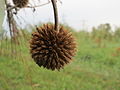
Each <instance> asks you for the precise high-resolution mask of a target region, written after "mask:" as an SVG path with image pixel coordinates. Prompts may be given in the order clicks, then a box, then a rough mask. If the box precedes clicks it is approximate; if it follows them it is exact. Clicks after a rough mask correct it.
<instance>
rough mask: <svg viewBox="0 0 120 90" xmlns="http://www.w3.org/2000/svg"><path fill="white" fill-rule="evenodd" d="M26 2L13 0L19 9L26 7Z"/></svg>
mask: <svg viewBox="0 0 120 90" xmlns="http://www.w3.org/2000/svg"><path fill="white" fill-rule="evenodd" d="M28 2H29V0H13V3H14V4H15V5H16V6H17V7H19V8H23V7H25V6H27V4H28Z"/></svg>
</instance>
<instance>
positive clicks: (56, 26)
mask: <svg viewBox="0 0 120 90" xmlns="http://www.w3.org/2000/svg"><path fill="white" fill-rule="evenodd" d="M51 2H52V5H53V10H54V19H55V27H54V28H55V30H58V9H57V4H56V0H51Z"/></svg>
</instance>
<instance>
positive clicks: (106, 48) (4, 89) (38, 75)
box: [0, 24, 120, 90]
mask: <svg viewBox="0 0 120 90" xmlns="http://www.w3.org/2000/svg"><path fill="white" fill-rule="evenodd" d="M106 27H107V28H106ZM70 29H71V31H72V33H73V35H74V36H75V38H76V42H77V53H76V56H75V57H74V58H73V59H74V60H73V61H72V62H71V63H70V64H68V65H66V66H65V67H64V69H61V70H60V71H57V70H56V71H51V70H47V69H44V68H42V67H41V68H40V67H39V66H38V65H36V64H35V62H34V61H33V60H32V58H31V56H30V53H29V39H30V33H28V32H26V37H19V39H20V41H21V43H20V45H18V46H16V45H14V44H13V45H11V44H10V40H9V39H7V38H6V39H2V40H0V90H120V40H119V39H120V33H119V32H120V29H119V28H118V29H117V30H116V31H115V32H112V31H110V30H111V28H110V26H109V25H108V24H103V25H100V26H99V27H98V28H93V31H92V32H85V31H80V32H75V31H74V30H73V29H72V28H70ZM11 46H12V47H14V49H16V52H14V53H11Z"/></svg>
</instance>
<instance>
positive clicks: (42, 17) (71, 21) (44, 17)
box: [20, 0, 120, 30]
mask: <svg viewBox="0 0 120 90" xmlns="http://www.w3.org/2000/svg"><path fill="white" fill-rule="evenodd" d="M41 1H43V2H44V1H45V0H41ZM46 1H47V0H46ZM61 1H62V2H63V3H62V4H60V3H58V6H59V19H60V22H62V23H67V24H68V25H70V26H72V27H73V28H75V29H77V30H80V29H82V28H88V29H90V28H91V27H92V26H97V25H99V24H101V23H110V24H111V25H113V26H114V25H117V26H120V11H119V9H120V0H61ZM30 12H31V11H30V10H28V11H27V12H26V11H25V12H24V10H23V11H21V12H20V13H23V14H24V17H25V19H26V22H29V23H31V24H33V23H37V22H44V23H45V22H47V21H51V22H53V11H52V5H51V4H49V5H46V6H42V7H40V8H38V9H36V12H35V13H34V15H33V14H30ZM31 13H32V12H31Z"/></svg>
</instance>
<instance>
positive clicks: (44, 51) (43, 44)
mask: <svg viewBox="0 0 120 90" xmlns="http://www.w3.org/2000/svg"><path fill="white" fill-rule="evenodd" d="M75 51H76V43H75V41H74V38H73V36H72V34H71V33H69V32H68V31H67V29H66V28H64V27H63V26H60V29H59V32H58V31H55V30H54V25H52V24H44V25H43V26H42V27H39V28H37V31H35V32H33V34H32V39H31V41H30V52H31V55H32V58H33V59H34V61H35V62H36V63H37V64H38V65H39V66H40V67H41V66H43V67H44V68H47V69H51V70H55V69H57V70H59V69H60V68H63V67H64V65H65V64H68V63H69V62H70V61H71V60H72V57H73V56H74V55H75Z"/></svg>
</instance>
